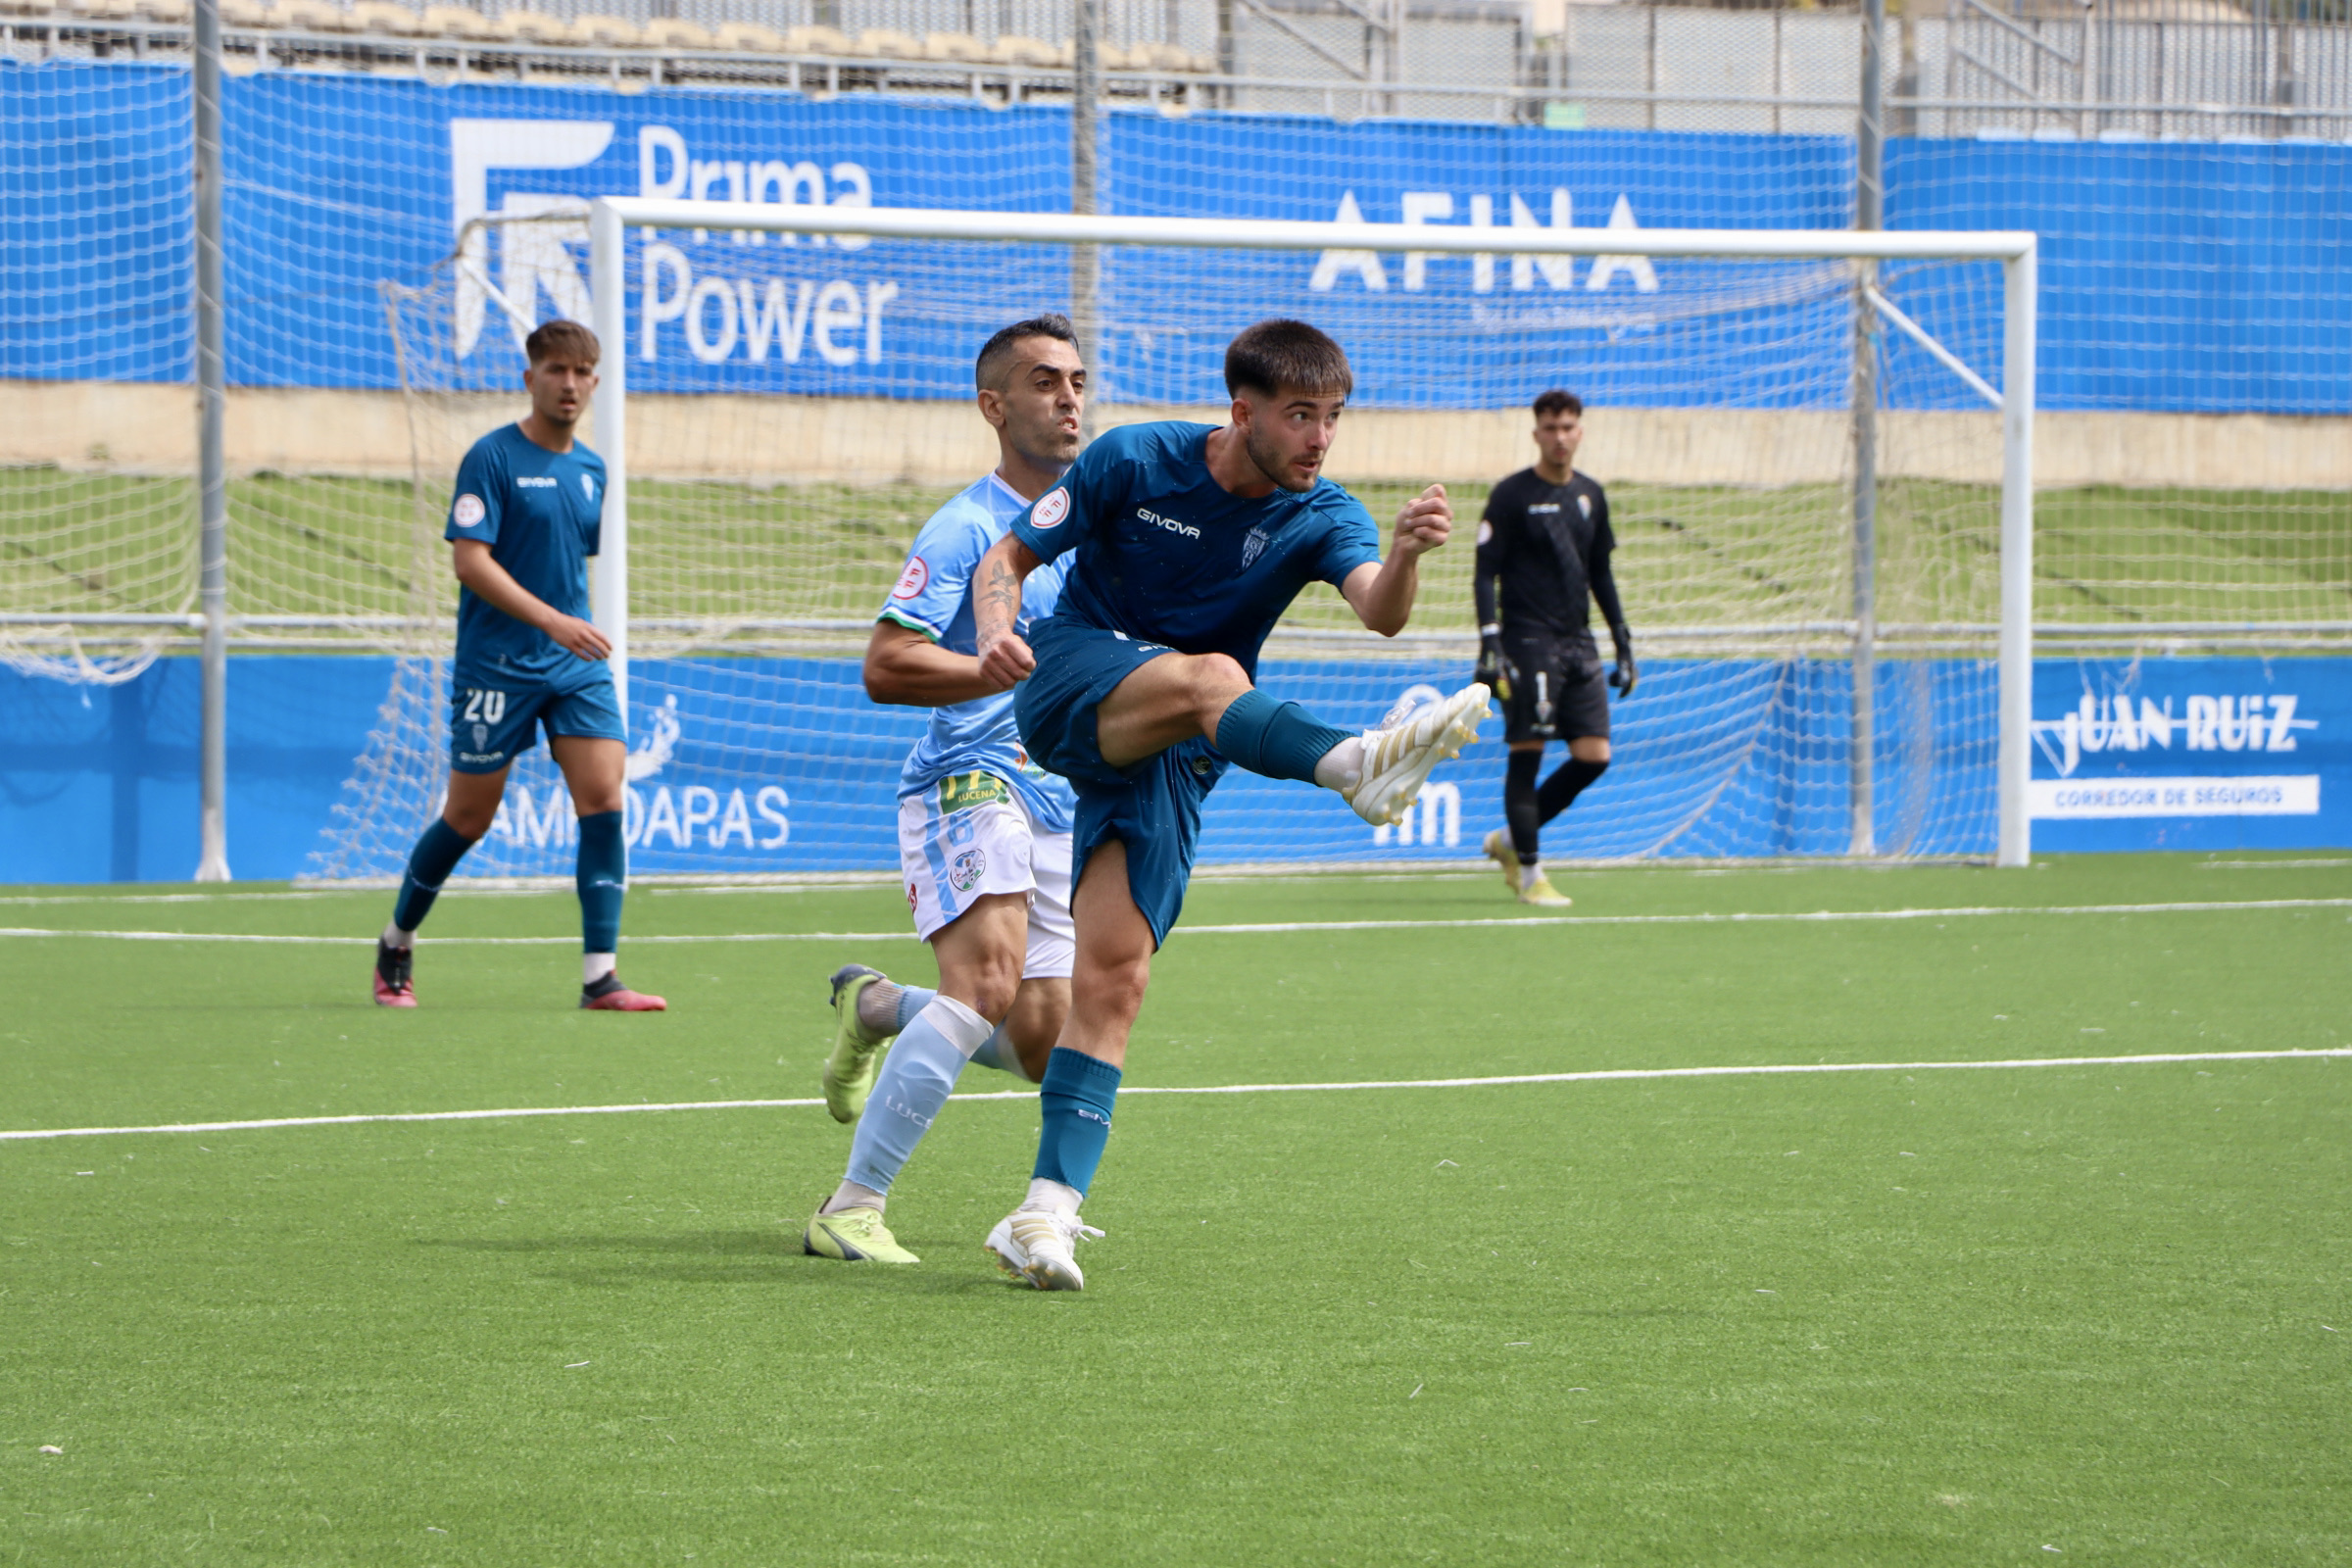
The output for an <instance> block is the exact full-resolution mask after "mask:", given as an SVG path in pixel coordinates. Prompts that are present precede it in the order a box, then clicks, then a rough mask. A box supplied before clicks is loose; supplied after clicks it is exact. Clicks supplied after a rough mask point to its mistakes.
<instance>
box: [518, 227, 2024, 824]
mask: <svg viewBox="0 0 2352 1568" xmlns="http://www.w3.org/2000/svg"><path fill="white" fill-rule="evenodd" d="M631 228H637V229H641V230H644V231H646V233H647V234H648V235H649V236H650V235H651V234H652V233H653V232H654V231H657V230H685V231H696V232H697V233H698V236H699V234H700V233H702V232H709V233H726V232H736V233H745V234H760V233H762V232H764V233H771V234H783V235H793V236H818V235H823V236H834V235H841V236H853V239H852V241H851V243H852V244H858V245H861V244H863V243H865V242H866V241H868V240H872V239H883V240H917V241H946V242H955V243H964V244H969V243H972V242H981V243H1002V244H1012V245H1032V246H1056V247H1070V248H1071V251H1070V255H1071V257H1072V270H1073V271H1076V270H1078V269H1080V268H1081V267H1084V268H1088V269H1091V268H1092V267H1093V265H1094V264H1093V260H1092V256H1093V253H1094V250H1095V248H1097V247H1113V246H1117V247H1152V248H1162V247H1190V248H1212V249H1219V250H1238V251H1283V252H1302V251H1304V252H1321V253H1325V254H1326V255H1329V254H1331V253H1334V252H1340V253H1347V254H1349V255H1358V254H1360V255H1364V256H1378V255H1383V254H1385V255H1390V256H1395V255H1398V254H1401V255H1403V256H1404V257H1405V258H1406V273H1405V275H1406V277H1407V279H1408V281H1407V283H1406V285H1405V286H1406V287H1407V288H1411V287H1413V286H1415V285H1414V284H1413V283H1412V282H1411V281H1409V280H1410V279H1411V278H1412V277H1413V276H1414V275H1415V273H1414V270H1413V269H1414V266H1415V258H1416V257H1418V258H1421V259H1422V260H1421V265H1422V266H1424V267H1425V266H1426V259H1427V258H1429V257H1433V256H1447V257H1465V256H1466V257H1470V258H1473V259H1474V262H1475V264H1476V265H1478V266H1481V267H1483V268H1484V269H1485V270H1486V275H1487V276H1490V277H1491V276H1492V275H1493V267H1494V260H1493V259H1494V258H1495V257H1496V256H1497V255H1500V256H1502V257H1503V258H1505V259H1506V260H1509V259H1512V258H1519V257H1528V258H1540V259H1557V258H1589V259H1598V260H1600V261H1603V262H1615V261H1617V260H1619V259H1633V258H1640V259H1642V266H1643V267H1646V265H1647V262H1648V261H1649V260H1650V259H1708V260H1722V261H1726V262H1815V263H1822V262H1828V263H1836V262H1847V263H1851V264H1853V267H1854V273H1853V275H1854V290H1853V292H1854V297H1855V299H1856V301H1857V302H1867V304H1866V306H1864V307H1863V308H1864V309H1867V310H1868V311H1869V312H1871V313H1873V315H1874V316H1875V319H1876V320H1878V321H1882V322H1884V323H1885V324H1886V326H1887V328H1890V329H1892V330H1894V331H1898V332H1900V333H1902V334H1904V335H1905V336H1906V337H1907V338H1908V339H1910V340H1911V341H1912V342H1914V343H1916V345H1917V346H1918V347H1919V348H1920V349H1922V350H1924V351H1925V352H1926V353H1927V354H1928V355H1930V356H1932V357H1933V358H1934V359H1935V361H1936V363H1937V364H1939V365H1941V366H1943V367H1944V368H1946V369H1947V370H1949V371H1950V372H1951V373H1952V374H1954V375H1955V376H1957V377H1959V378H1960V379H1961V380H1963V381H1965V382H1966V383H1967V384H1968V385H1969V386H1970V387H1972V388H1973V389H1974V392H1975V394H1976V395H1980V396H1982V397H1983V398H1984V400H1985V402H1997V406H1998V408H1999V411H2000V420H1999V431H2000V447H2001V450H2000V458H1999V488H2000V499H1999V524H1998V557H1999V562H1998V574H1999V593H1998V603H1999V620H1998V626H1997V700H1996V705H1997V758H1996V764H1995V771H1996V775H1997V786H1996V787H1997V816H1998V828H1997V854H1996V859H1997V863H1999V864H2001V865H2004V866H2020V865H2024V864H2026V863H2027V862H2028V859H2029V857H2030V854H2031V836H2030V834H2031V830H2030V822H2029V816H2028V788H2027V782H2028V779H2029V776H2030V757H2029V748H2030V745H2031V732H2032V699H2033V674H2034V664H2033V659H2034V645H2033V601H2034V594H2033V586H2034V491H2033V434H2034V354H2035V319H2034V301H2035V269H2036V260H2037V239H2036V236H2035V235H2034V234H2032V233H2025V232H1945V231H1918V230H1909V231H1889V230H1872V231H1863V230H1846V229H1673V228H1651V229H1643V228H1635V227H1629V226H1618V225H1616V224H1614V223H1612V224H1611V225H1609V226H1605V227H1602V226H1592V227H1570V226H1556V227H1548V228H1546V227H1525V226H1514V227H1509V228H1501V227H1493V226H1468V225H1446V224H1419V225H1406V224H1400V223H1365V222H1336V223H1323V222H1291V221H1216V220H1196V219H1171V218H1141V217H1138V218H1121V217H1101V216H1081V215H1065V214H1056V213H1004V212H956V211H930V210H912V209H894V208H844V207H838V206H836V207H823V206H804V205H792V204H783V203H778V204H769V203H747V202H717V201H692V202H690V201H677V200H659V199H650V198H634V197H608V198H602V199H598V200H596V201H594V202H593V203H592V204H590V208H589V239H590V264H591V282H590V292H591V296H592V299H593V305H594V320H593V323H592V324H593V325H594V326H595V328H596V330H597V332H598V334H599V336H600V337H601V338H602V339H603V341H604V343H605V345H606V353H605V365H604V369H603V377H604V379H603V384H602V387H601V389H600V391H599V394H598V399H597V410H596V440H597V445H598V447H599V448H600V450H601V451H602V453H603V454H604V457H605V460H606V463H607V465H608V467H609V480H608V487H607V493H606V500H605V508H604V533H603V550H602V554H601V555H600V556H599V557H598V558H597V562H596V566H595V584H594V587H595V594H594V597H595V614H596V619H597V622H598V624H599V626H600V627H601V628H602V629H603V630H604V631H605V633H606V635H607V636H609V637H610V638H611V639H612V642H613V669H614V672H615V676H616V678H617V679H618V680H619V681H620V682H621V683H622V686H621V694H622V702H623V709H624V711H626V702H627V687H626V680H627V655H628V647H629V641H628V608H627V607H628V604H629V516H630V471H631V469H630V455H629V454H630V445H629V421H630V414H629V379H630V369H631V359H632V355H631V353H630V352H629V349H630V347H631V339H630V330H629V328H630V324H631V315H630V311H629V305H628V300H627V295H626V279H627V276H628V251H627V245H628V230H629V229H631ZM1888 262H1895V263H1901V262H1914V263H1944V262H1959V263H1997V264H1999V266H2000V268H2001V270H2002V313H2003V314H2002V323H2001V335H2000V345H2001V370H2000V376H1999V382H2000V384H1999V386H1998V388H1997V389H1996V388H1994V387H1993V386H1992V385H1991V384H1990V383H1989V381H1988V380H1987V378H1985V377H1984V376H1981V375H1979V374H1978V373H1977V372H1976V371H1975V370H1973V369H1972V368H1970V367H1969V366H1967V365H1966V364H1965V363H1964V361H1963V359H1962V358H1961V357H1960V356H1958V355H1956V354H1954V353H1953V352H1952V351H1951V350H1950V349H1948V348H1946V347H1945V346H1944V345H1943V344H1941V343H1939V342H1938V341H1936V338H1935V337H1934V336H1933V335H1931V334H1930V332H1929V331H1928V330H1927V329H1926V328H1923V327H1922V326H1921V325H1919V324H1918V322H1916V321H1915V320H1913V319H1912V318H1911V317H1910V316H1907V315H1906V314H1905V313H1904V312H1903V311H1901V310H1900V309H1897V308H1895V307H1894V305H1893V304H1892V303H1891V301H1889V300H1888V299H1887V296H1886V295H1885V294H1883V293H1881V292H1880V290H1879V288H1878V287H1877V286H1876V278H1877V266H1878V264H1881V263H1888ZM1514 265H1516V266H1520V267H1524V266H1526V265H1527V264H1525V263H1514ZM1538 265H1542V264H1541V263H1539V264H1538ZM804 286H805V285H804ZM1063 286H1065V285H1064V284H1063V282H1062V280H1061V279H1058V278H1057V279H1055V280H1054V287H1053V289H1052V290H1051V292H1052V294H1053V295H1054V297H1059V296H1060V293H1061V288H1062V287H1063ZM1522 286H1524V285H1522ZM1593 286H1594V287H1598V286H1599V285H1598V284H1594V285H1593ZM1652 286H1654V285H1652ZM1071 293H1072V295H1073V296H1074V297H1075V298H1076V299H1078V300H1079V301H1080V302H1081V304H1080V309H1081V311H1082V312H1083V311H1085V309H1086V302H1088V301H1091V300H1092V299H1093V298H1094V293H1095V291H1094V289H1093V288H1092V287H1091V286H1087V287H1083V288H1073V289H1072V290H1071ZM502 303H503V302H502ZM733 319H734V318H733V307H732V306H731V305H730V306H729V307H728V315H727V326H728V332H729V334H730V336H731V335H732V333H733ZM1090 324H1091V323H1090V322H1089V321H1088V320H1087V319H1085V316H1084V315H1081V316H1080V319H1079V327H1080V331H1081V335H1082V337H1083V336H1086V335H1087V329H1088V327H1089V326H1090ZM1986 346H1989V345H1986ZM1863 472H1864V474H1865V476H1866V478H1865V482H1866V483H1868V482H1872V481H1871V480H1870V479H1869V478H1868V477H1867V476H1868V475H1869V474H1870V473H1871V469H1870V467H1869V464H1868V461H1867V458H1866V459H1865V462H1864V465H1863ZM1437 477H1442V476H1437ZM1871 614H1872V612H1871V611H1870V610H1869V608H1868V606H1867V603H1865V604H1864V606H1863V608H1860V609H1858V611H1857V614H1856V619H1855V620H1854V621H1853V622H1852V623H1851V624H1852V626H1853V628H1854V635H1855V637H1856V645H1855V646H1856V649H1857V652H1856V655H1855V662H1856V666H1857V669H1858V670H1866V669H1868V668H1869V666H1868V664H1866V663H1865V659H1866V657H1868V656H1866V655H1865V654H1864V653H1863V652H1862V650H1863V649H1865V648H1867V647H1869V646H1871V639H1872V638H1873V636H1874V635H1875V632H1874V628H1873V623H1872V620H1871ZM1914 630H1915V631H1919V632H1924V633H1928V634H1935V633H1939V632H1940V633H1947V634H1948V633H1958V632H1965V633H1968V634H1970V635H1974V636H1982V635H1983V634H1984V633H1985V632H1991V631H1994V628H1992V627H1987V626H1984V625H1982V624H1981V623H1979V624H1972V625H1969V626H1965V627H1961V626H1926V627H1919V628H1914ZM1923 646H1925V644H1923ZM1871 690H1872V687H1871V683H1870V682H1869V680H1867V679H1865V680H1863V681H1862V684H1861V691H1862V693H1863V695H1862V697H1861V698H1860V701H1861V702H1862V703H1863V704H1865V705H1867V704H1868V703H1869V702H1871V701H1872V700H1873V699H1872V698H1871V696H1870V695H1869V693H1870V691H1871ZM1856 718H1857V729H1858V733H1860V734H1861V735H1862V736H1863V737H1864V741H1863V744H1862V747H1861V748H1860V749H1861V750H1863V751H1864V752H1865V753H1867V745H1868V742H1867V737H1868V735H1869V733H1870V731H1869V729H1868V728H1867V727H1866V724H1867V714H1866V713H1865V712H1857V715H1856ZM1867 767H1868V761H1867V756H1865V758H1864V760H1863V763H1862V768H1863V770H1862V771H1859V772H1858V773H1857V775H1856V792H1857V795H1858V796H1859V798H1860V799H1861V800H1862V801H1863V802H1864V803H1865V805H1864V809H1865V810H1867V800H1868V794H1867V780H1868V773H1867ZM1865 841H1866V840H1865V837H1864V836H1863V835H1860V834H1858V835H1857V844H1861V843H1864V842H1865Z"/></svg>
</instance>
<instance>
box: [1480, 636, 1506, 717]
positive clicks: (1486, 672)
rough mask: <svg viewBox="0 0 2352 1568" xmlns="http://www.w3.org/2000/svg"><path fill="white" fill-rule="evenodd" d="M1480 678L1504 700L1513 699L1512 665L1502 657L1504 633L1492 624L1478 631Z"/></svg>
mask: <svg viewBox="0 0 2352 1568" xmlns="http://www.w3.org/2000/svg"><path fill="white" fill-rule="evenodd" d="M1478 679H1480V680H1481V681H1483V682H1485V683H1486V687H1487V689H1488V690H1489V691H1491V692H1493V693H1494V694H1495V696H1496V697H1498V698H1500V699H1502V700H1503V701H1504V702H1506V703H1507V702H1509V701H1510V700H1511V666H1510V665H1509V664H1508V663H1506V662H1504V661H1503V657H1502V634H1501V633H1500V632H1499V631H1496V630H1495V628H1493V627H1491V626H1482V627H1480V628H1479V633H1478Z"/></svg>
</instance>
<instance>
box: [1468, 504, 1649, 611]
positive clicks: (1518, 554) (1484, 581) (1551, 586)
mask: <svg viewBox="0 0 2352 1568" xmlns="http://www.w3.org/2000/svg"><path fill="white" fill-rule="evenodd" d="M1616 548H1617V538H1616V535H1614V534H1613V533H1611V532H1610V531H1609V498H1608V497H1607V496H1606V495H1605V494H1603V493H1602V491H1601V488H1600V486H1599V485H1598V484H1597V483H1595V482H1594V481H1593V479H1592V478H1591V477H1589V476H1588V475H1585V474H1582V473H1577V472H1574V471H1571V472H1570V473H1569V475H1568V482H1567V483H1566V484H1552V483H1550V482H1548V481H1546V480H1545V479H1544V477H1543V475H1541V474H1539V473H1537V472H1536V470H1535V469H1533V468H1522V469H1520V470H1519V471H1518V472H1517V473H1514V474H1512V475H1511V476H1510V477H1509V478H1507V479H1505V480H1503V481H1502V482H1501V483H1500V484H1498V485H1496V486H1495V489H1494V491H1493V493H1492V494H1490V495H1489V496H1488V497H1487V510H1486V515H1485V516H1484V517H1483V519H1482V520H1481V521H1480V523H1479V525H1478V567H1477V572H1476V583H1477V587H1476V595H1477V599H1478V618H1479V623H1480V624H1481V625H1487V624H1491V623H1493V622H1495V620H1496V619H1498V618H1499V620H1500V622H1501V624H1502V628H1503V632H1504V634H1505V635H1506V636H1519V635H1525V634H1527V633H1529V632H1539V633H1544V634H1547V635H1549V636H1552V637H1570V636H1575V635H1578V634H1581V633H1586V632H1589V631H1590V629H1591V627H1592V624H1593V612H1592V606H1591V604H1590V603H1589V602H1588V599H1589V598H1590V599H1597V600H1598V601H1600V613H1601V614H1602V616H1603V617H1604V618H1605V619H1606V620H1607V622H1608V623H1609V624H1610V625H1611V626H1618V625H1622V624H1623V623H1624V621H1625V612H1624V610H1623V609H1622V608H1621V607H1620V606H1619V604H1618V602H1617V579H1616V578H1615V577H1614V576H1612V575H1611V574H1610V571H1609V554H1610V552H1611V551H1613V550H1615V549H1616ZM1498 578H1499V579H1500V581H1501V600H1500V604H1499V605H1497V603H1496V602H1495V580H1496V579H1498ZM1497 610H1499V611H1500V615H1499V617H1498V616H1497V614H1496V612H1497Z"/></svg>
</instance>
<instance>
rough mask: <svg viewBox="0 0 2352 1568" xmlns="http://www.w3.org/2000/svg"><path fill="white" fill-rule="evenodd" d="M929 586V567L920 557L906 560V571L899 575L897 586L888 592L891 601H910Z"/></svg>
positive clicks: (910, 557) (911, 557)
mask: <svg viewBox="0 0 2352 1568" xmlns="http://www.w3.org/2000/svg"><path fill="white" fill-rule="evenodd" d="M930 585H931V567H930V564H929V563H927V562H925V561H924V560H923V558H922V557H920V556H909V557H907V569H906V570H905V571H902V572H900V573H899V585H898V586H897V587H896V588H893V589H892V590H891V591H890V597H891V598H893V599H912V598H913V597H914V596H915V595H917V594H919V593H921V592H922V591H923V590H924V589H925V588H928V587H929V586H930Z"/></svg>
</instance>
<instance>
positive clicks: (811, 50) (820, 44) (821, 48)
mask: <svg viewBox="0 0 2352 1568" xmlns="http://www.w3.org/2000/svg"><path fill="white" fill-rule="evenodd" d="M784 50H785V53H787V54H796V55H854V54H856V53H857V52H858V44H857V40H855V39H853V38H852V37H851V36H850V35H849V34H848V33H846V32H844V31H842V30H841V29H840V28H839V27H795V28H793V29H792V30H791V31H790V32H787V33H786V34H784Z"/></svg>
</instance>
